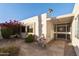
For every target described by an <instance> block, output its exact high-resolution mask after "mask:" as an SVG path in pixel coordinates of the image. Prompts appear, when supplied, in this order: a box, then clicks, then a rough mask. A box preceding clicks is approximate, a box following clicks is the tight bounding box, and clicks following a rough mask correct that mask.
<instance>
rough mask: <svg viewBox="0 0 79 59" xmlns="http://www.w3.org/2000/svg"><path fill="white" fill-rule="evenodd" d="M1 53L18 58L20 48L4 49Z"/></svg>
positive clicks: (0, 50)
mask: <svg viewBox="0 0 79 59" xmlns="http://www.w3.org/2000/svg"><path fill="white" fill-rule="evenodd" d="M0 53H4V54H6V53H8V55H9V56H16V55H18V54H19V48H18V47H16V46H9V47H2V48H0Z"/></svg>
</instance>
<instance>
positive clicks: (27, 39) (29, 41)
mask: <svg viewBox="0 0 79 59" xmlns="http://www.w3.org/2000/svg"><path fill="white" fill-rule="evenodd" d="M34 39H35V36H34V35H32V34H30V35H28V37H27V38H25V42H28V43H31V42H33V41H34Z"/></svg>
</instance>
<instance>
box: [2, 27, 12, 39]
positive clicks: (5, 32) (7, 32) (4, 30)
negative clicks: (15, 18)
mask: <svg viewBox="0 0 79 59" xmlns="http://www.w3.org/2000/svg"><path fill="white" fill-rule="evenodd" d="M1 33H2V36H3V38H9V37H10V35H11V34H12V30H11V29H9V28H2V29H1Z"/></svg>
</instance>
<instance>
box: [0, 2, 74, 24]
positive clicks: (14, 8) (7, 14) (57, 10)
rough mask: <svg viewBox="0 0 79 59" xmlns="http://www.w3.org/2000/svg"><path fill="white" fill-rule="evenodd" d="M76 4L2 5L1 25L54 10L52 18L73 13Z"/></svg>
mask: <svg viewBox="0 0 79 59" xmlns="http://www.w3.org/2000/svg"><path fill="white" fill-rule="evenodd" d="M73 7H74V3H16V4H15V3H14V4H12V3H9V4H8V3H6V4H5V3H4V4H3V3H2V4H1V3H0V23H2V22H5V21H9V20H14V19H15V20H24V19H27V18H29V17H32V16H36V15H40V14H42V13H46V12H47V11H48V9H49V8H51V9H53V10H54V11H53V13H52V16H59V15H63V14H68V13H71V12H72V10H73Z"/></svg>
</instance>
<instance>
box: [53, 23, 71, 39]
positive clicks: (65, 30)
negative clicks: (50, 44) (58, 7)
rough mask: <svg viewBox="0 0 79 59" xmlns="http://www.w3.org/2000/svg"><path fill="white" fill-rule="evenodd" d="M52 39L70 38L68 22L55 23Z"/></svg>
mask: <svg viewBox="0 0 79 59" xmlns="http://www.w3.org/2000/svg"><path fill="white" fill-rule="evenodd" d="M54 39H62V40H63V39H64V40H70V24H68V23H67V24H55V25H54Z"/></svg>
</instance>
